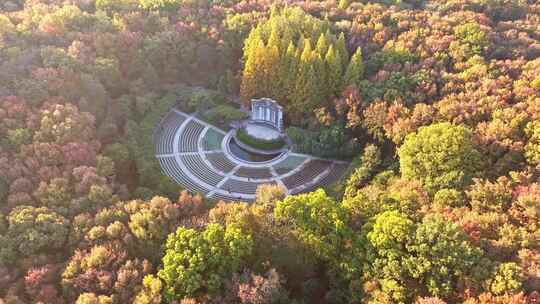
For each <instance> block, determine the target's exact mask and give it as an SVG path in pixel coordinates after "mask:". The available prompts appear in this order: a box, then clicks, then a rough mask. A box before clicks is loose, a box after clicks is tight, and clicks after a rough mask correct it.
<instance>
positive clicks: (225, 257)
mask: <svg viewBox="0 0 540 304" xmlns="http://www.w3.org/2000/svg"><path fill="white" fill-rule="evenodd" d="M165 248H166V249H165V256H164V257H163V269H161V270H160V271H159V272H158V277H159V278H160V279H161V280H162V281H163V283H164V287H163V291H164V296H165V298H166V299H167V300H168V301H172V300H175V299H182V298H184V297H193V296H196V295H197V294H198V293H200V292H202V291H208V292H209V293H210V294H215V293H217V292H218V291H219V289H220V288H221V287H222V286H223V283H224V282H225V281H226V280H227V279H228V278H229V277H230V276H231V275H232V273H234V272H236V271H238V270H239V269H240V267H241V266H242V264H243V263H244V262H245V259H246V258H248V257H249V255H250V253H251V251H252V248H253V240H252V237H251V234H250V233H249V232H248V231H242V230H240V229H239V228H236V227H234V226H227V227H226V228H223V226H221V225H218V224H210V225H208V226H207V227H206V229H205V230H204V231H202V232H198V231H196V230H194V229H186V228H183V227H181V228H178V230H176V233H173V234H171V235H169V237H168V239H167V243H166V245H165Z"/></svg>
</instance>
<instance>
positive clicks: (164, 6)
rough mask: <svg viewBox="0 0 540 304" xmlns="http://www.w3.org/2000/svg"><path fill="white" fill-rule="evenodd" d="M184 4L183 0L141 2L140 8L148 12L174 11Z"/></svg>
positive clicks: (147, 0) (142, 0) (146, 0)
mask: <svg viewBox="0 0 540 304" xmlns="http://www.w3.org/2000/svg"><path fill="white" fill-rule="evenodd" d="M182 2H183V1H182V0H139V6H140V7H141V8H143V9H148V10H166V11H174V10H176V9H178V8H179V7H180V5H181V4H182Z"/></svg>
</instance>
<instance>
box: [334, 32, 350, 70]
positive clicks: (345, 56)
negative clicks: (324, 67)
mask: <svg viewBox="0 0 540 304" xmlns="http://www.w3.org/2000/svg"><path fill="white" fill-rule="evenodd" d="M336 51H337V53H338V54H339V56H341V64H342V65H343V67H345V65H346V64H347V62H349V52H348V51H347V46H346V45H345V34H343V32H341V33H340V34H339V38H338V40H337V43H336Z"/></svg>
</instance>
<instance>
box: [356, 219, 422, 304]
mask: <svg viewBox="0 0 540 304" xmlns="http://www.w3.org/2000/svg"><path fill="white" fill-rule="evenodd" d="M414 228H415V227H414V223H413V222H412V221H411V220H410V219H409V218H408V217H407V216H406V215H404V214H401V213H400V212H399V211H385V212H383V213H381V214H379V215H377V216H375V218H374V219H373V222H372V223H368V224H365V225H364V227H362V230H363V231H364V236H365V237H366V239H367V248H366V250H367V253H366V259H367V262H368V265H369V267H368V269H366V271H367V272H368V274H369V276H370V278H374V279H376V280H377V281H378V283H379V284H380V288H381V290H382V291H383V292H384V293H385V294H387V295H388V296H389V297H391V299H393V300H394V301H398V302H400V301H404V300H405V299H406V298H407V297H408V293H409V292H411V291H408V290H407V288H406V286H405V285H404V284H405V279H406V272H405V269H403V266H402V262H403V260H404V259H405V258H406V257H407V248H406V245H407V243H409V242H410V241H411V239H412V238H413V233H414Z"/></svg>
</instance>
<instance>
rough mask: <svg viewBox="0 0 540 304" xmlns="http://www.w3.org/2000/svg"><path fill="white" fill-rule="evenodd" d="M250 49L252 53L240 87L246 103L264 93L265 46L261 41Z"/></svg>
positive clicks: (246, 64) (248, 56)
mask: <svg viewBox="0 0 540 304" xmlns="http://www.w3.org/2000/svg"><path fill="white" fill-rule="evenodd" d="M248 49H249V52H250V53H249V54H248V55H247V59H246V63H245V66H244V74H243V75H242V83H241V85H240V96H241V97H242V99H243V100H244V101H246V102H248V101H249V100H251V98H253V97H255V96H258V95H260V94H261V93H263V92H262V91H263V83H262V80H263V76H264V70H263V68H264V65H263V59H264V56H265V46H264V43H263V41H262V40H260V39H259V40H258V41H256V43H255V42H252V43H251V45H250V46H249V48H248Z"/></svg>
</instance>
